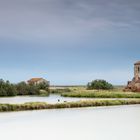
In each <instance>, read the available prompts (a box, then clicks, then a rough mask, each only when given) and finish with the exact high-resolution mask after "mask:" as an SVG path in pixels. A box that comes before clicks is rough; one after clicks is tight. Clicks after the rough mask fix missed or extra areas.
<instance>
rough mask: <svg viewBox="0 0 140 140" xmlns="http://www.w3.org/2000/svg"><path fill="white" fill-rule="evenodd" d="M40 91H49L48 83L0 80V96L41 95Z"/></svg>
mask: <svg viewBox="0 0 140 140" xmlns="http://www.w3.org/2000/svg"><path fill="white" fill-rule="evenodd" d="M42 91H43V92H42ZM42 93H43V94H48V93H49V85H48V84H47V83H46V82H42V83H40V84H37V85H34V84H27V83H25V82H20V83H18V84H12V83H10V82H9V81H4V80H2V79H1V80H0V96H16V95H41V94H42Z"/></svg>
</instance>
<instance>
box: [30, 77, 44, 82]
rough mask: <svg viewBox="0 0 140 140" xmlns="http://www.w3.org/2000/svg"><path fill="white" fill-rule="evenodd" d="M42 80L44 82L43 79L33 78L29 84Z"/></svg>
mask: <svg viewBox="0 0 140 140" xmlns="http://www.w3.org/2000/svg"><path fill="white" fill-rule="evenodd" d="M40 80H43V78H32V79H30V80H28V82H38V81H40Z"/></svg>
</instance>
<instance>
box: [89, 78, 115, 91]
mask: <svg viewBox="0 0 140 140" xmlns="http://www.w3.org/2000/svg"><path fill="white" fill-rule="evenodd" d="M87 89H103V90H109V89H113V85H112V84H110V83H108V82H106V81H105V80H94V81H92V82H90V83H88V84H87Z"/></svg>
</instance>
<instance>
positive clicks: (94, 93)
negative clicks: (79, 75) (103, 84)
mask: <svg viewBox="0 0 140 140" xmlns="http://www.w3.org/2000/svg"><path fill="white" fill-rule="evenodd" d="M61 96H64V97H87V98H140V93H134V92H123V91H122V89H118V88H115V89H114V90H86V89H85V88H75V89H74V88H73V89H71V92H67V93H62V94H61Z"/></svg>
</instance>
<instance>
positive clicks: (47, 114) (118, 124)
mask: <svg viewBox="0 0 140 140" xmlns="http://www.w3.org/2000/svg"><path fill="white" fill-rule="evenodd" d="M0 139H1V140H140V105H129V106H113V107H91V108H75V109H53V110H41V111H24V112H11V113H0Z"/></svg>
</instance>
